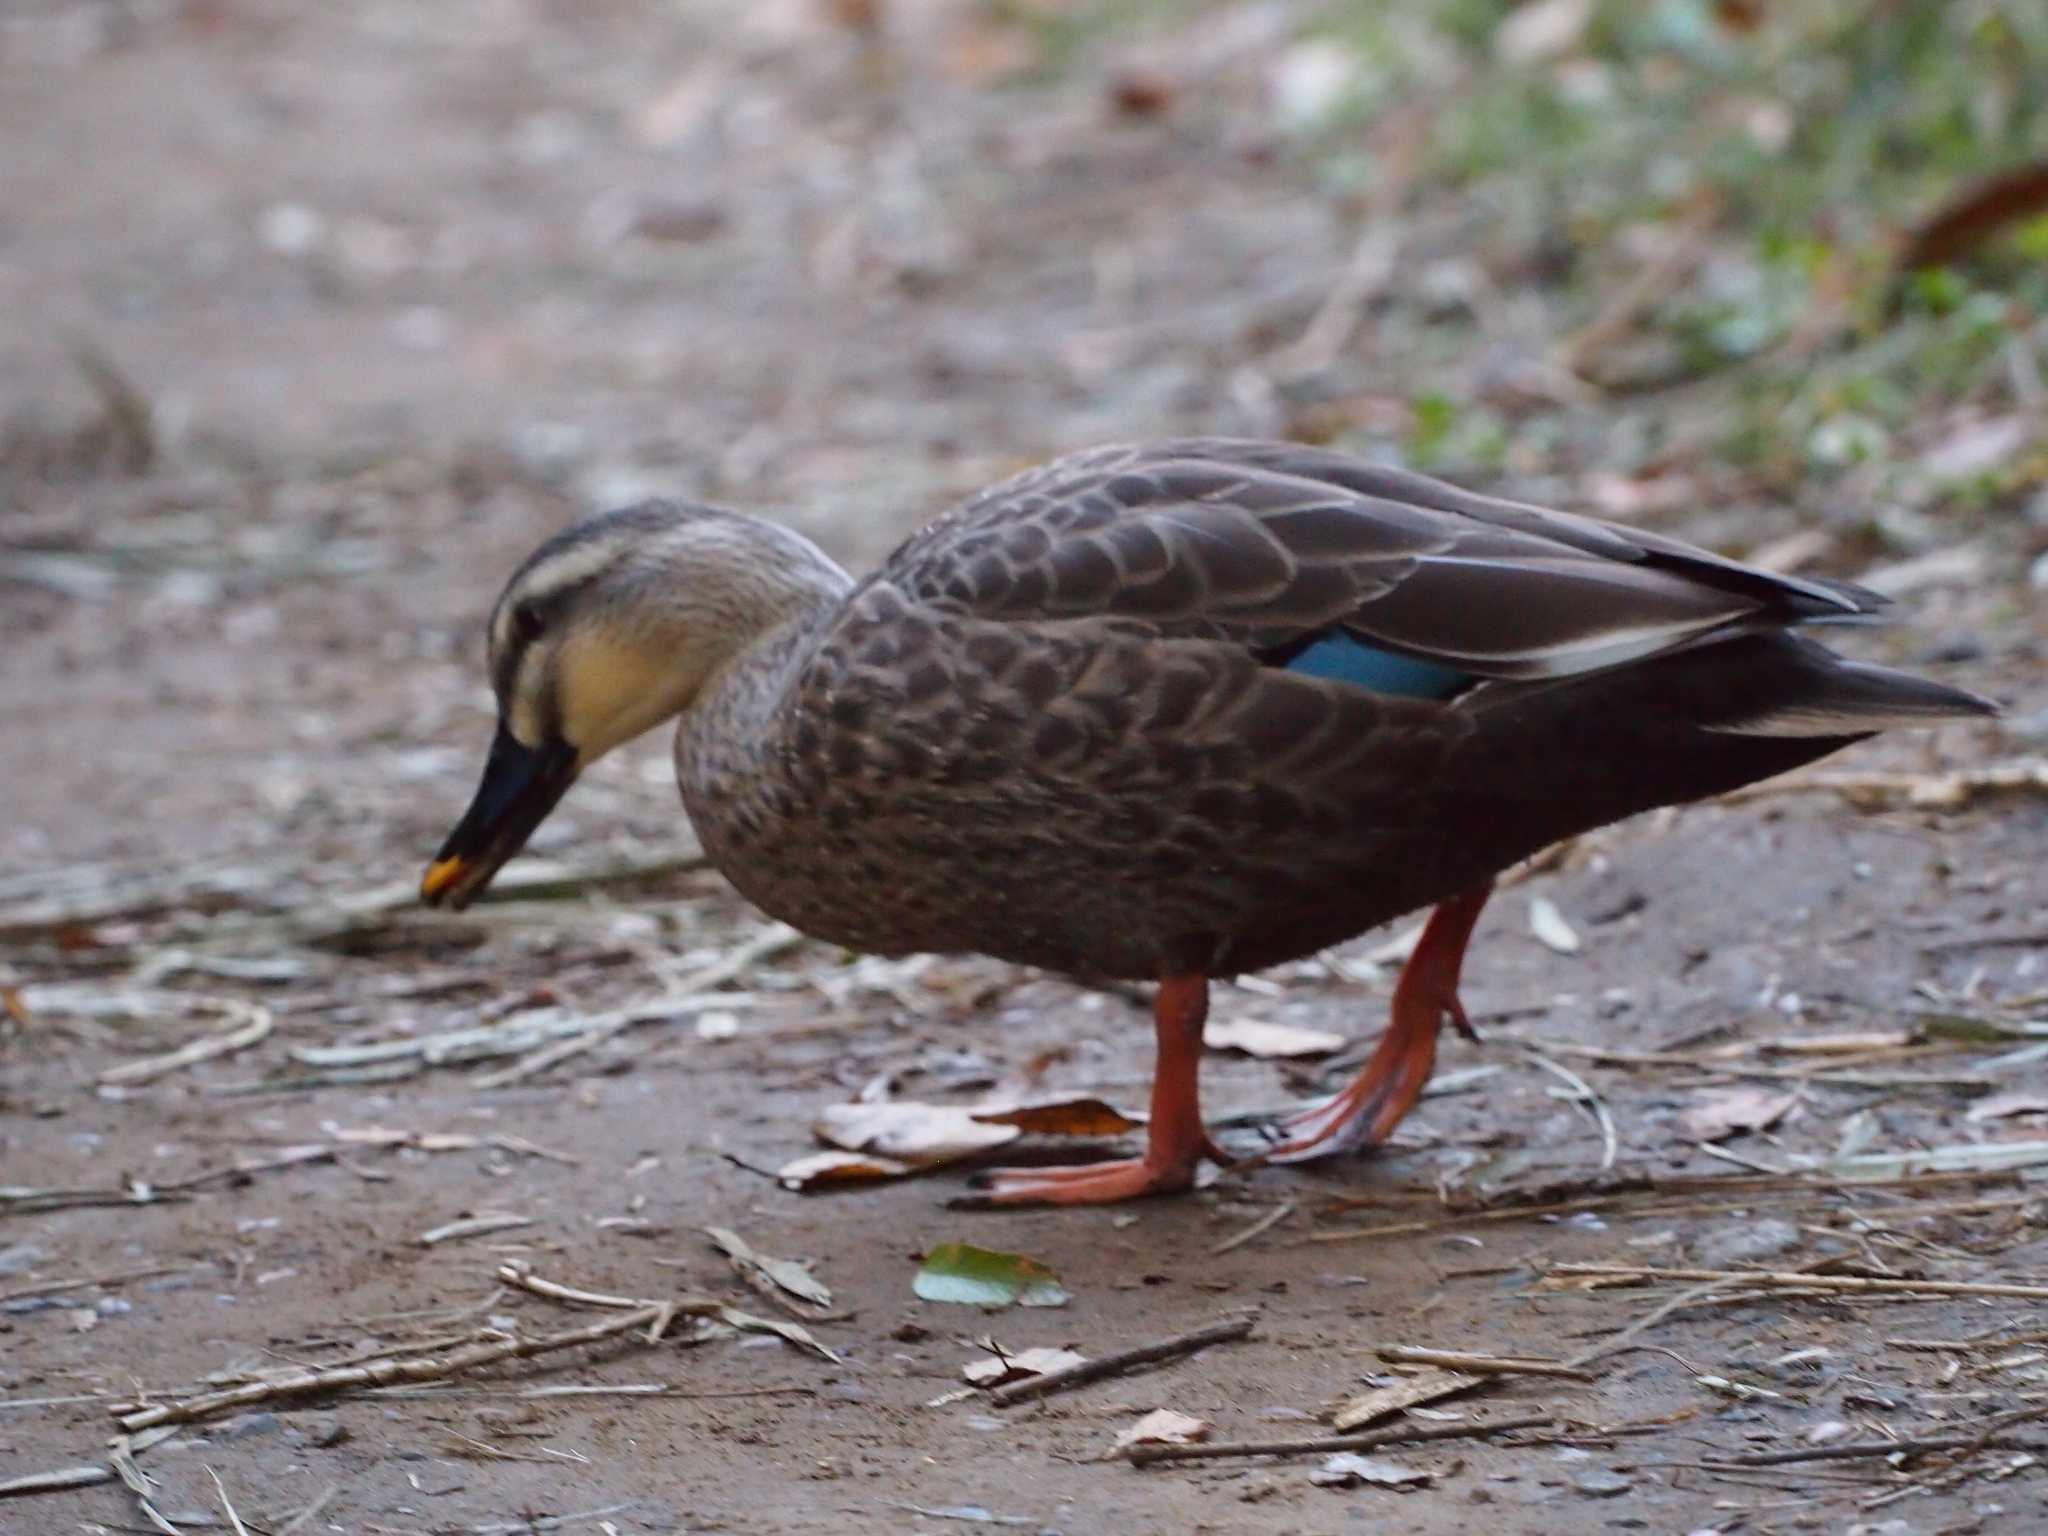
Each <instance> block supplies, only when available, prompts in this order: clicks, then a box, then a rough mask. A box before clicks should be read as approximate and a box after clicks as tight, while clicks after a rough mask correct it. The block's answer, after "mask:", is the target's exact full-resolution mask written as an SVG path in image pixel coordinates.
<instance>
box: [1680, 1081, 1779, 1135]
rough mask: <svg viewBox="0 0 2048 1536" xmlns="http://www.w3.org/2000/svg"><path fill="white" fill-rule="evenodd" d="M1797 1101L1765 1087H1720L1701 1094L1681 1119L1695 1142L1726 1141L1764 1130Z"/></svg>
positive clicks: (1775, 1122) (1777, 1120)
mask: <svg viewBox="0 0 2048 1536" xmlns="http://www.w3.org/2000/svg"><path fill="white" fill-rule="evenodd" d="M1798 1102H1799V1095H1798V1094H1796V1093H1777V1092H1773V1091H1772V1090H1770V1089H1768V1088H1719V1089H1715V1090H1714V1091H1713V1092H1711V1093H1703V1094H1701V1095H1700V1096H1699V1098H1698V1100H1697V1101H1696V1102H1695V1103H1694V1104H1693V1106H1692V1108H1690V1109H1688V1110H1687V1111H1686V1112H1685V1114H1684V1115H1683V1116H1682V1117H1681V1119H1682V1123H1683V1124H1684V1126H1685V1133H1686V1134H1687V1135H1688V1136H1690V1137H1692V1138H1693V1140H1695V1141H1725V1140H1726V1139H1727V1138H1728V1137H1730V1136H1736V1135H1743V1134H1746V1133H1748V1132H1750V1131H1767V1130H1769V1129H1770V1128H1771V1127H1772V1126H1774V1125H1776V1124H1777V1123H1778V1122H1779V1121H1780V1120H1782V1119H1784V1118H1785V1115H1786V1113H1787V1112H1788V1111H1790V1110H1791V1108H1792V1107H1793V1106H1794V1105H1795V1104H1797V1103H1798Z"/></svg>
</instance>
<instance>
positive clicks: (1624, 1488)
mask: <svg viewBox="0 0 2048 1536" xmlns="http://www.w3.org/2000/svg"><path fill="white" fill-rule="evenodd" d="M1572 1486H1573V1487H1574V1488H1576V1489H1578V1491H1579V1492H1580V1493H1583V1494H1584V1495H1585V1496H1586V1497H1587V1498H1589V1499H1612V1498H1618V1497H1619V1496H1620V1495H1622V1494H1624V1493H1627V1492H1628V1491H1629V1489H1631V1488H1633V1487H1635V1484H1634V1483H1632V1482H1630V1481H1629V1480H1628V1479H1627V1478H1625V1477H1623V1476H1622V1475H1621V1474H1620V1473H1619V1472H1610V1471H1608V1470H1607V1469H1606V1468H1605V1467H1595V1468H1594V1469H1593V1470H1592V1471H1590V1472H1581V1473H1580V1474H1579V1475H1578V1476H1577V1477H1575V1478H1573V1479H1572Z"/></svg>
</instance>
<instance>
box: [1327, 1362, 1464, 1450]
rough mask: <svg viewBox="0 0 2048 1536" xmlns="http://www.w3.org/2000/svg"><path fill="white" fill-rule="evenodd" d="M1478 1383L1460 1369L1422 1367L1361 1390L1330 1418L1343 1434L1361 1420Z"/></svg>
mask: <svg viewBox="0 0 2048 1536" xmlns="http://www.w3.org/2000/svg"><path fill="white" fill-rule="evenodd" d="M1478 1384H1479V1378H1478V1377H1477V1376H1465V1375H1461V1374H1460V1373H1458V1372H1457V1371H1422V1372H1420V1373H1418V1374H1416V1375H1414V1376H1409V1377H1406V1378H1404V1379H1402V1380H1400V1381H1396V1382H1395V1383H1393V1384H1392V1385H1391V1386H1385V1387H1375V1388H1373V1389H1372V1390H1371V1391H1370V1392H1361V1393H1359V1395H1358V1396H1356V1397H1354V1398H1352V1399H1351V1401H1350V1402H1348V1403H1346V1404H1345V1405H1344V1406H1343V1407H1341V1408H1339V1409H1338V1410H1337V1417H1336V1418H1335V1419H1333V1420H1332V1421H1331V1422H1332V1424H1333V1425H1334V1426H1335V1427H1336V1429H1337V1431H1338V1432H1339V1433H1340V1434H1341V1433H1343V1432H1344V1431H1345V1430H1351V1429H1356V1428H1358V1427H1359V1426H1360V1425H1361V1424H1370V1423H1371V1422H1372V1421H1373V1420H1374V1419H1383V1418H1385V1417H1386V1416H1387V1415H1388V1414H1390V1413H1398V1412H1399V1411H1400V1410H1401V1409H1403V1408H1413V1407H1414V1406H1415V1405H1416V1404H1418V1403H1433V1402H1435V1401H1436V1400H1437V1399H1438V1398H1440V1397H1450V1396H1452V1395H1453V1394H1455V1393H1458V1392H1463V1391H1464V1390H1465V1389H1466V1388H1467V1387H1476V1386H1477V1385H1478Z"/></svg>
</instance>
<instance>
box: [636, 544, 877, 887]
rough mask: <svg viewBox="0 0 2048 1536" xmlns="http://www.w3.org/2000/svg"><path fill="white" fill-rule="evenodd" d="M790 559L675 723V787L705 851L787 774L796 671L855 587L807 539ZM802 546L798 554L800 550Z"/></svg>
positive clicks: (772, 574) (781, 563)
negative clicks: (783, 756) (717, 826)
mask: <svg viewBox="0 0 2048 1536" xmlns="http://www.w3.org/2000/svg"><path fill="white" fill-rule="evenodd" d="M776 531H777V533H778V534H781V535H782V536H784V537H785V538H786V539H788V540H790V541H792V547H791V548H790V549H789V550H788V551H787V558H785V559H782V560H778V561H777V562H776V564H775V566H774V567H773V568H772V571H771V570H764V569H757V571H756V573H755V574H756V576H757V577H760V578H767V579H772V586H763V587H762V588H761V589H760V590H759V591H758V593H756V594H754V595H755V596H756V599H757V600H756V601H755V602H754V603H753V604H751V605H750V606H751V608H752V612H751V613H750V614H749V615H748V617H749V618H750V620H751V622H749V623H746V624H743V625H735V626H734V627H733V629H732V631H731V632H732V633H733V634H735V635H736V636H738V637H739V638H738V639H737V641H736V643H735V645H734V646H733V649H732V651H731V652H730V654H728V655H726V656H724V657H722V658H721V659H720V661H719V663H718V665H717V666H716V667H715V669H714V670H713V671H712V672H711V674H710V675H709V676H708V677H707V678H706V679H705V682H704V685H703V687H702V688H701V689H700V690H699V691H698V693H697V695H696V698H695V699H694V700H693V701H692V703H691V705H690V707H689V708H688V709H687V710H685V711H684V712H683V714H682V717H681V719H680V720H679V721H678V722H677V725H676V741H675V762H676V781H677V784H678V787H679V788H680V789H681V790H682V795H683V803H684V804H685V805H686V806H687V807H688V808H689V811H690V815H691V819H692V820H693V821H695V822H696V823H697V824H698V832H699V836H700V837H702V838H704V840H705V842H706V844H707V847H708V846H709V844H710V843H711V841H712V839H713V838H714V836H715V832H714V829H713V828H712V827H711V825H710V823H711V822H712V821H714V820H716V819H721V818H725V817H729V816H735V815H738V816H744V815H746V814H747V813H748V808H749V807H750V806H752V805H753V803H754V802H755V801H756V800H758V799H759V798H760V797H761V796H763V795H764V794H768V793H770V792H771V790H772V789H773V782H772V781H774V780H776V779H777V778H778V776H779V774H780V772H781V769H782V763H781V760H780V756H779V752H778V748H779V746H780V745H781V742H782V739H783V716H784V713H785V709H786V706H787V704H788V702H789V698H790V693H791V689H792V686H793V684H794V683H795V681H796V678H797V676H798V674H799V673H800V672H801V670H802V667H803V665H804V663H805V661H806V660H807V659H808V658H809V656H810V654H811V651H812V649H813V648H814V646H815V645H816V643H817V640H818V637H819V636H820V635H821V634H822V632H823V630H824V627H825V625H826V623H827V622H828V621H829V619H830V617H831V615H832V614H834V613H836V612H837V611H838V609H839V607H840V605H841V604H842V603H844V602H845V600H846V594H847V593H848V592H849V591H851V590H852V588H853V580H852V578H851V577H849V576H848V575H847V574H846V573H845V572H844V571H843V570H841V569H840V568H839V567H838V566H837V565H835V564H833V563H832V561H831V560H830V559H829V558H827V557H826V555H825V554H824V553H823V552H822V551H820V550H819V549H817V548H816V546H814V545H812V544H810V542H809V541H808V540H805V539H803V538H802V536H801V535H799V534H795V533H791V532H790V531H789V530H787V529H777V530H776ZM795 544H801V545H802V546H803V549H802V550H801V551H799V550H797V549H795V548H794V547H793V546H794V545H795Z"/></svg>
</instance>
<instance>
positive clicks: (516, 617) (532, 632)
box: [511, 603, 541, 646]
mask: <svg viewBox="0 0 2048 1536" xmlns="http://www.w3.org/2000/svg"><path fill="white" fill-rule="evenodd" d="M540 632H541V617H540V610H539V609H538V608H536V607H535V606H534V605H533V604H531V603H519V604H516V605H515V606H514V607H513V609H512V624H511V633H512V641H513V643H514V644H515V645H521V646H526V645H531V644H533V642H534V641H536V640H538V639H539V638H540Z"/></svg>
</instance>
